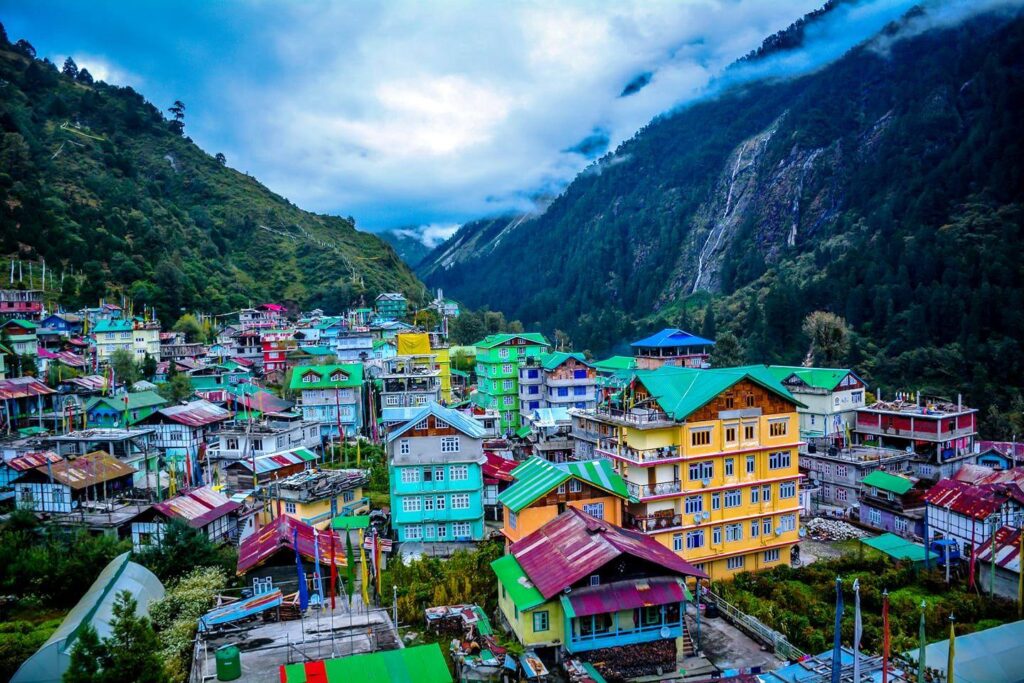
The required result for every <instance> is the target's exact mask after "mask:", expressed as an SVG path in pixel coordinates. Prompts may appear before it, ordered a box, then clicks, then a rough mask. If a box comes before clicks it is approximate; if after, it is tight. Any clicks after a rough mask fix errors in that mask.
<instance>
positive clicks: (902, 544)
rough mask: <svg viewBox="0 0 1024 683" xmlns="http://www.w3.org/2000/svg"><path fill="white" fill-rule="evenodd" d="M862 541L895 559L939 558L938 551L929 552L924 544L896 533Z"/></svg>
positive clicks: (923, 559)
mask: <svg viewBox="0 0 1024 683" xmlns="http://www.w3.org/2000/svg"><path fill="white" fill-rule="evenodd" d="M860 542H861V543H863V544H864V545H866V546H868V547H869V548H874V549H875V550H878V551H881V552H883V553H885V554H886V555H888V556H889V557H891V558H893V559H894V560H910V561H911V562H924V561H925V558H926V557H927V555H931V557H932V558H938V556H939V554H938V553H934V552H933V553H927V551H925V549H924V546H923V545H920V544H918V543H914V542H912V541H908V540H907V539H905V538H900V537H899V536H897V535H896V534H882V535H881V536H876V537H875V538H862V539H861V541H860Z"/></svg>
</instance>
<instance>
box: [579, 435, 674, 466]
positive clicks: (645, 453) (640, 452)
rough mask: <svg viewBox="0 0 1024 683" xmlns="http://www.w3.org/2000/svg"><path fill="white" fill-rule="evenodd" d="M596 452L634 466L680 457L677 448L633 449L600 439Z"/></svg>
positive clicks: (614, 441) (613, 440) (609, 440)
mask: <svg viewBox="0 0 1024 683" xmlns="http://www.w3.org/2000/svg"><path fill="white" fill-rule="evenodd" d="M597 450H598V451H599V452H600V453H601V454H602V455H606V456H608V457H610V458H615V459H617V460H625V461H627V462H630V463H632V464H634V465H651V464H656V463H659V462H665V461H666V460H674V459H676V458H679V457H681V456H680V455H679V448H678V447H677V446H666V447H664V448H643V449H640V448H633V447H632V446H629V445H621V446H620V445H619V442H618V441H616V440H615V439H600V440H599V441H598V444H597Z"/></svg>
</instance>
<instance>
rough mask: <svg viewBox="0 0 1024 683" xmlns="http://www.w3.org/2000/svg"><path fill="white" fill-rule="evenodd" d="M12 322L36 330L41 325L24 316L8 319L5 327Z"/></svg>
mask: <svg viewBox="0 0 1024 683" xmlns="http://www.w3.org/2000/svg"><path fill="white" fill-rule="evenodd" d="M12 324H13V325H18V326H19V327H24V328H25V329H26V330H34V329H36V328H37V327H39V325H36V324H35V323H34V322H32V321H31V320H25V319H23V318H11V319H10V320H8V321H7V322H5V323H4V324H3V327H7V326H8V325H12ZM129 329H130V328H129Z"/></svg>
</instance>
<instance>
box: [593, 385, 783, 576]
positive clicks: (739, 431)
mask: <svg viewBox="0 0 1024 683" xmlns="http://www.w3.org/2000/svg"><path fill="white" fill-rule="evenodd" d="M799 405H800V403H799V401H797V400H796V399H795V398H794V397H793V395H792V394H790V393H789V392H788V391H787V390H786V389H785V387H783V386H782V385H781V384H779V383H778V381H777V380H776V379H775V378H774V377H773V376H772V375H771V374H770V373H768V372H766V371H765V370H764V369H763V368H760V369H758V368H723V369H714V370H711V369H708V370H697V369H693V368H685V367H678V366H664V367H661V368H659V369H657V370H638V371H637V372H636V376H635V377H634V378H633V380H632V381H631V382H630V383H629V384H628V385H627V386H626V387H625V389H624V390H623V391H622V392H620V393H619V394H618V395H617V396H616V397H615V399H614V400H613V401H612V402H610V403H607V404H602V405H601V406H599V407H598V409H597V410H596V411H595V412H593V413H592V414H585V415H586V419H585V420H580V421H578V422H577V421H574V428H575V427H577V425H578V426H579V428H580V429H581V430H586V431H590V432H591V433H592V434H594V435H595V436H596V437H597V444H596V448H595V453H596V455H598V456H599V457H605V458H611V459H612V460H613V461H615V463H616V467H617V469H618V471H619V472H620V473H621V474H622V476H623V478H624V479H625V480H626V484H627V487H628V488H629V492H630V494H631V495H632V496H634V497H635V498H637V499H638V501H639V502H638V503H635V504H632V505H630V506H629V514H628V515H627V518H626V524H625V526H626V527H627V528H633V529H637V530H639V531H641V532H643V533H646V534H649V535H651V536H653V537H654V538H655V539H657V540H658V541H659V542H660V543H661V544H662V545H665V546H667V547H669V548H671V549H672V550H673V551H675V552H677V553H679V554H680V555H681V556H682V557H684V558H686V559H687V560H688V561H689V562H692V563H694V564H695V565H696V566H697V567H698V568H700V569H702V570H703V571H705V572H707V573H708V574H709V575H710V576H711V578H712V579H714V580H721V579H727V578H729V577H731V576H732V575H733V574H734V573H735V572H737V571H753V570H758V569H761V568H765V567H772V566H775V565H778V564H779V563H780V562H784V563H788V562H789V561H790V559H791V557H790V555H791V551H792V550H793V548H794V546H796V544H797V543H798V542H799V535H798V528H799V521H800V519H799V518H800V503H799V488H800V477H801V475H800V473H799V471H798V469H797V467H798V450H797V449H798V447H799V444H800V441H799V436H798V433H797V432H798V430H797V424H798V418H797V412H796V411H797V407H798V406H799ZM594 427H597V429H596V430H595V429H594Z"/></svg>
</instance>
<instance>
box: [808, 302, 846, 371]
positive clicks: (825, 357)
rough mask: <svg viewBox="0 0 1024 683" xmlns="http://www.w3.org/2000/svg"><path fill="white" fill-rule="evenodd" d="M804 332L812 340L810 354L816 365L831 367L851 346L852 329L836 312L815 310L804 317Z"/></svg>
mask: <svg viewBox="0 0 1024 683" xmlns="http://www.w3.org/2000/svg"><path fill="white" fill-rule="evenodd" d="M803 330H804V334H805V335H807V337H808V338H809V339H810V341H811V346H810V350H809V351H808V355H809V356H811V357H812V358H813V359H814V364H815V365H820V366H825V367H831V366H832V365H833V364H835V363H836V362H838V361H839V360H840V359H841V358H843V356H845V355H846V352H847V351H848V350H849V348H850V331H849V328H848V327H847V326H846V321H845V320H843V319H842V318H841V317H839V316H838V315H836V314H835V313H829V312H828V311H814V312H813V313H810V314H808V316H807V317H806V318H804V324H803Z"/></svg>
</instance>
